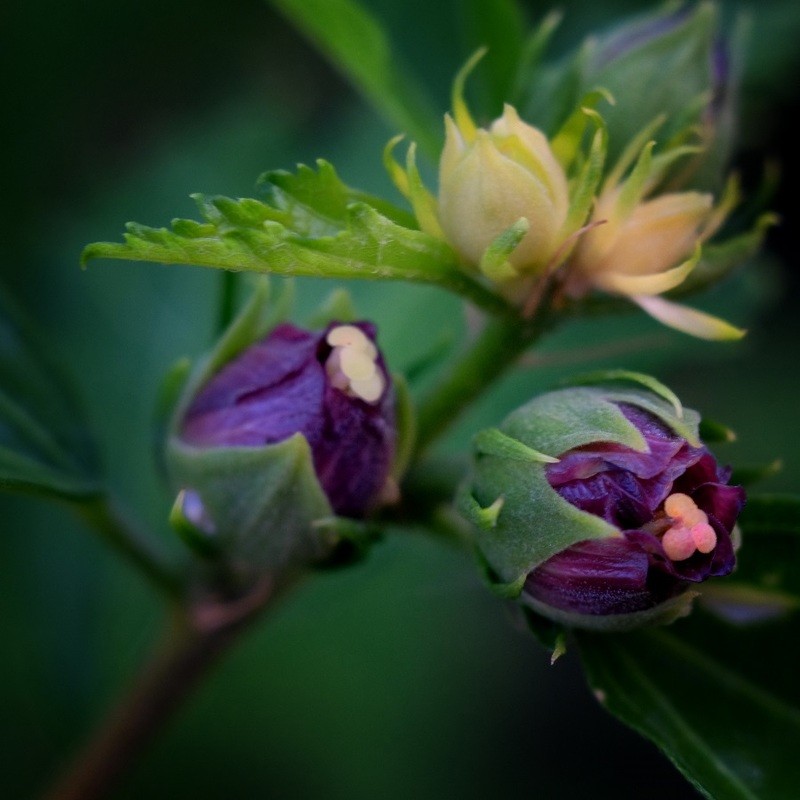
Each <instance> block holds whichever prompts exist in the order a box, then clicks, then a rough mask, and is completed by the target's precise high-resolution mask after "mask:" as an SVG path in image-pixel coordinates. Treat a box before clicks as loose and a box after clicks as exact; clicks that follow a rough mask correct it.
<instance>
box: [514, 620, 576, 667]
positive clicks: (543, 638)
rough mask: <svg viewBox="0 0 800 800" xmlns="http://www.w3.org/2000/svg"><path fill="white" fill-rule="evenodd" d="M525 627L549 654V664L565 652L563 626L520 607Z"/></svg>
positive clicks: (565, 644) (565, 641)
mask: <svg viewBox="0 0 800 800" xmlns="http://www.w3.org/2000/svg"><path fill="white" fill-rule="evenodd" d="M521 611H522V616H523V619H524V620H525V626H526V627H527V628H528V630H529V631H530V632H531V633H532V634H533V635H534V637H535V638H536V640H537V641H538V642H539V644H540V645H542V647H544V648H545V649H546V650H548V651H549V652H550V663H551V664H555V663H556V661H558V659H559V658H561V656H563V655H564V654H565V653H566V652H567V635H566V630H565V629H564V626H563V625H559V623H557V622H553V620H551V619H548V618H547V617H543V616H542V615H541V614H537V613H536V612H535V611H534V610H533V609H530V608H526V607H524V606H523V607H522V609H521Z"/></svg>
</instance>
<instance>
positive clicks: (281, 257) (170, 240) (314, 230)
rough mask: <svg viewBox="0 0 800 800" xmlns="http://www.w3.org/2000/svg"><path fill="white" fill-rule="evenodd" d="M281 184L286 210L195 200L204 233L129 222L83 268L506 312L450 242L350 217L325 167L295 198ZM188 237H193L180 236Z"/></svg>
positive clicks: (305, 178)
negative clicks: (174, 269) (448, 298)
mask: <svg viewBox="0 0 800 800" xmlns="http://www.w3.org/2000/svg"><path fill="white" fill-rule="evenodd" d="M271 180H272V179H271ZM315 180H316V181H318V182H319V184H320V186H321V189H320V198H318V200H317V201H315V205H313V206H312V205H307V204H306V200H303V201H302V202H301V200H300V199H298V198H304V197H306V196H307V195H308V194H309V192H310V187H311V186H312V185H313V182H314V181H315ZM280 181H282V186H281V191H282V192H284V194H283V195H281V197H282V199H281V200H280V201H278V200H275V196H274V195H273V196H272V200H273V201H274V202H279V204H282V207H281V208H276V207H274V206H269V205H267V204H266V203H262V202H261V201H258V200H253V199H250V198H244V199H238V200H232V199H230V198H225V197H204V196H202V195H196V196H195V199H196V200H197V203H198V207H199V209H200V212H201V214H202V215H203V216H204V217H205V220H206V225H204V226H202V232H203V235H198V232H199V231H200V228H198V227H197V226H191V225H189V226H188V228H187V225H185V224H184V222H185V221H182V220H175V221H173V223H172V228H171V229H167V228H148V227H146V226H144V225H139V224H138V223H129V224H128V226H127V227H128V232H127V233H126V234H125V243H124V244H122V243H109V242H99V243H96V244H92V245H89V246H88V247H87V248H86V249H85V250H84V252H83V255H82V262H83V263H84V264H86V263H87V262H88V261H90V260H92V259H95V258H113V259H127V260H132V261H154V262H157V263H162V264H194V265H197V266H204V267H212V268H215V269H228V270H235V271H250V272H255V273H261V274H267V273H272V274H277V275H285V276H291V275H296V276H302V277H324V278H337V279H364V280H405V281H417V282H422V283H431V284H434V285H436V286H440V287H442V288H444V289H448V290H450V291H453V292H456V293H457V294H461V295H463V296H465V297H467V298H468V299H470V300H472V301H473V302H474V303H476V304H477V305H479V306H482V307H483V308H485V309H487V310H491V311H494V312H498V311H504V310H506V309H507V307H508V306H507V303H506V302H505V301H504V300H503V299H502V298H500V297H499V296H497V295H495V294H494V293H492V292H491V291H490V290H489V289H487V288H485V287H484V286H483V285H482V284H481V283H480V282H479V281H478V280H476V279H475V278H473V277H472V276H470V275H469V274H467V273H466V272H465V271H463V270H462V269H461V267H460V265H459V263H458V259H457V257H456V255H455V253H454V252H453V251H452V250H451V249H450V247H449V246H448V245H447V244H445V243H444V242H442V241H440V240H438V239H436V238H434V237H432V236H429V235H428V234H426V233H423V232H422V231H419V230H415V229H412V228H407V227H404V226H403V225H400V224H398V223H397V222H395V221H393V220H391V219H389V218H388V217H386V216H384V215H383V214H381V213H380V212H379V211H378V210H377V209H376V208H374V207H373V206H370V205H368V204H366V203H350V204H349V205H347V206H346V207H344V209H343V208H342V203H343V202H344V201H343V199H342V198H341V197H340V198H339V199H336V198H335V197H333V196H332V195H331V194H330V193H329V194H326V190H325V188H324V187H325V186H326V185H327V186H330V185H331V184H336V181H338V179H336V178H335V176H334V174H333V173H332V172H331V171H330V170H328V169H327V168H326V167H325V166H324V165H322V166H320V170H319V172H316V173H314V172H313V171H310V170H303V172H302V177H301V178H300V179H299V184H300V185H301V186H302V188H297V187H296V186H295V187H294V188H293V190H292V191H294V192H296V194H292V195H289V194H288V190H287V186H289V184H290V182H289V180H288V179H287V178H286V177H285V176H282V177H281V178H280ZM337 185H338V184H337ZM332 191H333V190H332ZM336 191H338V190H336ZM288 197H291V198H292V201H291V203H290V202H289V201H288V200H287V198H288ZM340 201H341V202H340ZM307 202H308V203H311V200H307ZM301 208H302V211H300V210H299V209H301ZM207 225H211V226H212V229H209V228H208V227H207ZM294 225H296V226H297V227H298V230H295V229H294V228H293V227H291V226H294ZM187 229H189V230H190V231H191V235H189V236H185V235H183V233H182V231H184V230H187ZM212 231H213V232H212ZM312 234H313V235H312ZM317 234H319V235H317Z"/></svg>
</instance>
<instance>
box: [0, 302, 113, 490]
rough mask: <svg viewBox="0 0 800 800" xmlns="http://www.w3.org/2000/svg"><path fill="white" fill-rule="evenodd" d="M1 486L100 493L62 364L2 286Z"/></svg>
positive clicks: (91, 447) (94, 462)
mask: <svg viewBox="0 0 800 800" xmlns="http://www.w3.org/2000/svg"><path fill="white" fill-rule="evenodd" d="M0 378H1V380H0V385H1V386H2V388H1V389H0V488H5V489H14V490H22V491H32V492H38V493H44V494H52V495H57V496H61V497H69V498H73V499H80V498H88V497H91V496H94V495H97V494H98V493H100V492H101V491H102V489H101V486H100V479H99V477H98V465H97V455H96V451H95V447H94V443H93V442H92V441H91V438H90V436H89V432H88V424H87V423H86V421H85V419H84V416H83V413H82V409H81V407H80V404H79V402H78V401H77V399H76V397H75V394H74V391H73V389H72V386H71V384H70V381H69V379H68V377H67V376H65V375H64V373H63V371H62V367H61V365H60V364H59V363H58V362H57V360H56V359H55V358H54V357H53V355H52V354H51V353H50V352H49V351H48V349H47V346H46V345H45V344H44V342H43V341H41V340H40V338H39V335H38V332H37V331H36V329H35V328H34V326H33V324H32V322H31V321H30V320H28V319H27V318H26V317H25V315H24V314H23V313H22V311H21V310H20V309H19V308H17V307H16V305H15V304H14V303H13V302H12V300H11V298H10V297H9V296H8V295H7V293H6V292H5V291H4V290H3V288H2V287H0Z"/></svg>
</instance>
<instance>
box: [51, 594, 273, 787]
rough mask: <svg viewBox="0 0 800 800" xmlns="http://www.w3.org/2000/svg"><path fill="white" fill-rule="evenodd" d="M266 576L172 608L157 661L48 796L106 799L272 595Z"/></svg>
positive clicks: (151, 664) (143, 674) (142, 675)
mask: <svg viewBox="0 0 800 800" xmlns="http://www.w3.org/2000/svg"><path fill="white" fill-rule="evenodd" d="M277 588H278V587H277V585H276V583H275V581H273V580H271V579H265V580H264V581H262V582H261V583H260V584H258V585H257V586H256V587H255V588H254V589H253V590H252V591H251V592H249V593H248V594H247V595H245V596H243V597H241V598H238V599H236V600H233V601H230V600H227V601H224V600H219V599H214V598H211V599H204V600H202V601H200V602H195V603H194V604H193V605H192V606H191V607H190V608H189V609H188V611H187V610H183V609H181V610H180V611H178V612H176V613H175V616H174V618H173V620H172V624H171V626H170V627H169V628H168V630H167V633H166V635H165V636H164V638H163V640H162V642H161V646H160V648H159V649H158V650H157V652H156V654H155V656H154V658H153V660H152V661H151V662H150V664H149V665H148V666H147V667H146V668H145V670H144V671H143V672H142V673H141V675H140V676H139V679H138V681H137V682H136V683H135V684H134V686H133V688H132V690H131V691H130V693H129V694H128V695H127V696H126V697H125V698H123V700H122V702H121V703H120V704H119V705H118V706H117V707H116V708H114V709H113V710H112V712H111V713H110V714H109V715H108V717H107V718H106V720H105V722H104V723H103V724H102V725H101V726H100V728H99V730H98V731H97V732H96V733H95V735H94V736H93V738H92V739H91V740H90V742H89V744H88V746H87V747H86V748H85V750H83V752H82V753H80V754H79V756H78V758H77V759H76V760H75V762H74V763H73V764H72V765H71V767H70V768H69V769H68V770H67V771H66V772H65V774H64V775H63V777H62V778H61V779H60V780H59V781H58V782H57V783H56V785H55V786H54V787H53V788H52V790H51V791H50V792H48V793H47V794H46V795H45V797H44V800H100V798H103V797H107V796H108V795H109V794H110V793H111V792H112V791H113V790H114V789H115V788H116V786H117V784H118V783H119V781H120V779H121V778H122V777H123V776H124V775H125V774H126V773H127V771H128V770H129V769H130V768H131V767H132V765H133V764H134V763H135V761H136V759H137V758H138V757H139V756H140V755H141V753H142V752H143V751H144V750H145V748H146V747H147V745H148V744H149V743H150V742H151V741H152V739H153V738H154V737H155V736H156V734H157V733H159V732H160V730H161V729H162V728H163V726H164V724H165V723H166V722H167V721H168V720H169V718H170V717H171V716H172V715H173V714H174V713H175V711H176V710H177V709H178V708H179V707H180V705H181V703H182V702H183V701H185V700H186V698H187V697H188V696H189V695H190V693H191V692H192V690H193V689H194V688H195V687H196V686H197V685H198V683H199V682H200V680H201V679H202V678H203V677H204V676H205V675H206V674H207V672H208V671H209V669H210V668H211V667H212V666H213V665H214V664H215V663H216V661H217V659H218V658H219V657H220V656H222V655H223V654H224V653H225V652H226V651H227V650H228V649H229V648H230V646H231V645H232V644H233V643H234V641H235V640H236V638H237V636H238V635H239V634H240V633H241V632H242V631H243V630H244V629H245V628H246V627H248V625H249V624H250V623H251V622H252V621H253V620H255V619H256V618H257V617H258V615H259V614H260V612H261V611H263V609H264V608H265V607H266V605H267V604H268V602H269V601H270V600H272V599H274V597H275V595H276V593H277Z"/></svg>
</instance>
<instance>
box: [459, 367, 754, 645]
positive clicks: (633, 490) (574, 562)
mask: <svg viewBox="0 0 800 800" xmlns="http://www.w3.org/2000/svg"><path fill="white" fill-rule="evenodd" d="M628 377H629V378H630V377H631V376H630V375H629V376H628ZM632 379H634V380H638V379H639V376H632ZM646 381H647V383H646V384H643V386H644V385H646V386H647V387H651V388H652V389H653V390H654V391H649V390H641V389H631V388H627V387H626V388H610V386H595V387H581V388H572V389H566V390H563V391H558V392H551V393H549V394H546V395H543V396H541V397H539V398H537V399H535V400H533V401H532V402H530V403H528V404H527V405H525V406H523V407H522V408H520V409H518V410H517V411H515V412H513V413H512V414H511V415H510V416H509V417H508V418H507V419H506V420H505V421H504V422H503V424H502V425H501V427H500V428H499V429H494V430H492V431H488V432H483V433H482V434H480V435H479V436H478V438H477V440H476V459H475V467H474V470H473V473H472V476H471V477H470V479H469V481H468V483H467V485H466V488H465V490H464V492H463V493H462V501H461V505H462V508H463V509H464V511H465V512H466V514H467V516H469V517H470V519H472V521H473V522H475V523H477V524H476V526H475V531H476V541H477V544H478V547H479V550H480V551H481V553H482V555H483V557H484V559H485V560H486V563H487V564H488V566H489V567H490V568H491V570H492V572H493V573H494V574H495V575H496V576H497V577H498V579H499V580H500V581H501V582H503V583H505V584H507V585H509V586H510V587H513V589H514V591H515V592H516V593H518V594H519V597H520V600H521V601H522V602H523V603H524V604H526V605H528V606H529V607H531V608H533V610H534V611H536V612H538V613H540V614H542V615H544V616H546V617H548V618H550V619H554V620H556V621H558V622H561V623H564V624H567V625H572V626H575V627H584V628H594V629H602V630H624V629H629V628H633V627H637V626H639V625H642V624H647V623H659V622H662V623H663V622H668V621H671V620H672V619H674V618H675V617H676V616H679V615H680V614H682V613H686V612H687V611H688V607H689V603H690V601H691V599H692V598H693V597H694V596H695V595H696V593H697V592H696V591H695V587H697V586H698V584H700V583H702V582H703V581H705V580H706V579H708V578H711V577H719V576H723V575H727V574H728V573H730V572H731V570H732V569H733V567H734V563H735V554H734V543H733V538H732V534H733V530H734V525H735V522H736V519H737V516H738V514H739V511H740V510H741V508H742V505H743V503H744V492H743V490H742V489H741V488H740V487H736V486H729V485H728V479H729V476H730V471H729V470H727V469H724V468H721V467H720V466H719V465H718V464H717V462H716V460H715V459H714V457H713V456H712V455H711V453H710V452H709V451H708V449H707V448H706V447H705V446H704V445H703V443H702V442H701V441H700V439H699V437H698V423H699V417H698V415H697V414H696V413H695V412H693V411H691V410H689V409H683V408H682V407H681V406H680V404H679V403H677V399H676V398H674V395H672V394H671V393H670V392H669V390H667V389H666V388H665V387H662V386H660V384H657V383H656V382H654V381H652V379H646ZM670 401H673V402H674V404H673V402H670Z"/></svg>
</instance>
